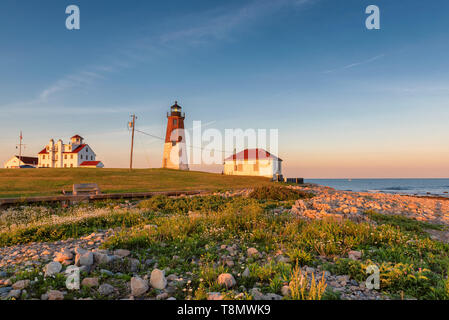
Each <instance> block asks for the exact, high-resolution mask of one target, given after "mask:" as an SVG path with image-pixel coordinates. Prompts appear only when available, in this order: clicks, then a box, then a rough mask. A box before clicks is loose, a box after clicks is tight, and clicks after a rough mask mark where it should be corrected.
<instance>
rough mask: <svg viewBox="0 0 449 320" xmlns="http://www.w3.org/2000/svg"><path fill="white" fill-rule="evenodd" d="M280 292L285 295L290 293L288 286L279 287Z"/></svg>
mask: <svg viewBox="0 0 449 320" xmlns="http://www.w3.org/2000/svg"><path fill="white" fill-rule="evenodd" d="M281 293H282V295H283V296H284V297H285V296H289V295H290V294H291V290H290V287H289V286H283V287H282V288H281Z"/></svg>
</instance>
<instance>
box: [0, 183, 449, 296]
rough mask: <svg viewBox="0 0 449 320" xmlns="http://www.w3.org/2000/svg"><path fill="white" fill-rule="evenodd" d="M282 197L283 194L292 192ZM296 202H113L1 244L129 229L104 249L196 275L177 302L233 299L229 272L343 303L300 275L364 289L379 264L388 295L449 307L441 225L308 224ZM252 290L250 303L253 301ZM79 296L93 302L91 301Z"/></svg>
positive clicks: (447, 251) (395, 219) (269, 287)
mask: <svg viewBox="0 0 449 320" xmlns="http://www.w3.org/2000/svg"><path fill="white" fill-rule="evenodd" d="M278 191H279V192H277V193H276V194H288V192H289V191H288V190H278ZM270 192H271V191H270ZM301 196H302V195H299V194H297V195H296V197H301ZM292 198H293V197H290V196H289V197H287V199H289V200H286V201H280V200H269V205H267V201H266V200H265V199H264V200H259V199H257V197H256V199H254V198H252V197H248V198H245V197H234V198H224V197H218V196H208V197H191V198H179V199H172V198H167V197H156V198H154V199H151V200H149V201H143V202H142V203H141V204H140V207H139V208H136V209H132V210H131V209H120V210H116V209H114V203H113V202H111V203H104V204H102V206H101V207H102V209H99V210H104V214H103V211H100V212H99V213H98V214H97V215H95V216H89V215H88V214H87V215H84V213H83V215H81V216H80V219H79V220H77V221H71V220H70V219H68V220H67V221H65V220H64V221H65V222H63V223H59V224H57V223H53V224H45V225H42V226H40V225H36V226H34V225H32V224H30V225H28V220H26V219H25V218H24V222H23V223H24V224H23V226H22V227H20V228H18V229H12V231H7V228H6V229H4V231H3V233H1V234H0V245H5V244H13V243H26V242H29V241H49V240H59V239H64V238H69V237H70V238H71V237H76V236H81V235H83V234H88V233H91V232H93V231H95V230H97V229H105V228H111V227H121V231H120V232H118V233H116V234H115V235H114V236H112V237H110V238H109V239H108V240H107V241H106V242H105V243H104V244H103V247H104V248H108V249H116V248H123V249H130V250H132V252H133V253H132V257H134V258H138V259H139V260H140V261H141V262H143V261H146V260H147V259H152V260H153V259H154V261H155V262H157V265H158V266H157V267H158V268H159V269H167V270H168V271H167V274H170V273H175V274H177V275H183V274H184V275H185V274H186V273H188V272H192V274H193V275H192V277H191V283H190V284H189V285H188V290H187V291H183V290H182V289H180V290H178V291H177V292H176V293H175V294H174V296H175V297H176V298H177V299H184V298H188V297H190V298H196V299H205V298H206V297H207V295H206V294H207V292H222V293H223V294H224V295H225V296H226V297H227V298H229V299H233V298H234V296H233V293H232V290H227V289H225V288H223V287H220V286H219V285H218V283H217V276H218V275H219V274H220V273H223V272H230V273H232V274H233V275H234V276H235V277H236V280H237V283H238V286H244V287H245V288H247V289H250V288H253V287H255V286H257V287H258V288H260V289H261V292H263V293H277V294H280V290H281V288H282V286H284V285H286V284H289V283H291V282H292V281H293V284H294V286H293V287H294V295H293V298H295V299H339V294H338V293H335V292H333V291H331V290H329V289H328V288H326V286H325V283H323V282H322V283H321V284H320V285H319V286H316V287H313V288H312V287H311V286H309V287H310V288H309V289H310V290H309V291H305V288H304V287H301V283H300V282H298V281H296V280H297V278H298V277H300V274H301V270H300V269H299V268H302V267H304V266H306V265H307V266H312V267H315V268H316V267H318V266H320V267H321V268H322V269H326V270H329V271H331V272H332V274H336V275H350V276H351V278H352V279H355V280H357V281H358V282H364V281H365V280H366V278H367V277H368V275H367V273H366V268H367V266H369V265H372V264H374V265H376V266H378V267H379V269H380V282H381V283H380V284H381V291H382V292H383V293H385V294H388V295H390V296H392V297H394V298H402V297H405V298H407V297H414V298H418V299H449V280H448V270H449V245H448V244H444V243H441V242H439V241H435V240H432V239H430V238H429V236H428V235H427V234H426V233H425V230H426V229H429V228H431V229H432V228H440V226H435V225H431V224H428V223H423V222H420V221H416V220H413V219H409V218H404V217H400V216H385V215H380V214H377V213H375V212H367V213H366V214H367V215H368V216H369V217H370V219H371V220H373V221H376V222H377V224H373V223H372V222H364V223H356V222H353V221H349V220H344V221H335V220H313V221H307V220H303V219H301V218H300V217H298V216H296V215H294V214H290V213H289V212H288V211H285V210H284V211H282V210H281V211H279V210H277V211H276V210H272V209H273V208H280V207H284V206H285V203H286V202H287V203H289V202H291V201H294V200H293V199H292ZM87 209H88V208H87ZM58 210H62V209H58ZM66 210H69V209H66ZM58 212H59V211H58ZM76 212H77V211H76V210H75V211H73V212H71V211H67V212H66V211H64V210H62V211H60V212H59V214H60V215H62V216H65V215H69V216H70V214H76ZM83 212H84V211H83ZM87 212H89V210H87ZM223 244H226V245H228V246H232V245H235V246H236V254H235V255H234V256H233V261H234V262H235V264H234V265H228V264H226V263H225V261H223V257H224V256H228V255H229V254H230V253H229V252H228V251H227V250H226V249H222V248H221V245H223ZM249 247H255V248H257V250H258V251H259V252H260V253H261V255H262V258H254V257H248V256H247V253H246V252H247V249H248V248H249ZM350 250H358V251H361V252H362V259H361V260H358V261H353V260H350V259H348V252H349V251H350ZM279 251H281V253H282V255H283V256H285V257H288V258H290V261H289V262H288V261H287V262H286V261H279V260H278V259H277V258H276V254H277V253H278V252H279ZM174 257H177V258H174ZM124 263H126V261H125V262H124ZM102 267H103V266H102ZM151 267H152V266H151ZM151 267H147V269H148V268H151ZM104 268H109V269H111V270H112V271H120V272H122V273H124V275H123V276H122V278H123V279H125V280H123V281H129V277H131V276H132V275H133V272H132V271H131V270H130V269H129V268H128V267H127V266H126V265H110V266H104ZM245 268H248V269H249V271H250V274H249V277H246V278H243V277H242V276H241V273H242V272H243V270H244V269H245ZM140 271H141V272H145V270H140ZM114 279H115V278H114ZM114 279H103V280H105V281H106V280H107V281H113V280H114ZM295 279H296V280H295ZM119 280H120V279H115V280H114V281H119ZM320 280H321V278H320ZM294 281H296V283H295V282H294ZM38 285H39V286H41V287H42V288H44V289H46V288H47V287H48V285H47V284H46V282H45V283H44V282H41V283H40V284H39V283H38ZM54 285H57V284H54ZM44 289H42V290H41V289H39V292H43V291H45V290H44ZM184 289H185V287H184ZM190 289H191V291H189V290H190ZM235 290H238V289H235ZM248 291H249V290H246V291H245V295H244V296H243V298H242V299H250V298H251V297H250V296H248ZM80 294H83V295H86V296H87V295H88V294H89V292H87V291H86V292H84V291H83V292H82V293H80ZM149 294H150V295H151V294H153V293H149ZM99 298H102V297H99Z"/></svg>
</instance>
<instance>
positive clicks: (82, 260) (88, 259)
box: [77, 251, 94, 267]
mask: <svg viewBox="0 0 449 320" xmlns="http://www.w3.org/2000/svg"><path fill="white" fill-rule="evenodd" d="M77 256H78V255H77ZM78 262H79V265H80V266H86V267H90V266H91V265H93V264H94V255H93V253H92V252H90V251H87V252H86V253H83V254H80V255H79V258H78Z"/></svg>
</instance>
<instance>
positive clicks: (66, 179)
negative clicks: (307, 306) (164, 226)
mask: <svg viewBox="0 0 449 320" xmlns="http://www.w3.org/2000/svg"><path fill="white" fill-rule="evenodd" d="M76 183H97V184H98V185H99V187H100V189H101V190H102V192H104V193H120V192H147V191H168V190H180V191H181V190H182V191H187V190H223V189H235V188H247V187H253V186H260V185H269V184H270V182H269V179H267V178H261V177H246V176H245V177H239V176H228V175H221V174H214V173H206V172H198V171H178V170H169V169H135V170H133V171H131V172H130V171H129V170H128V169H87V168H77V169H29V170H17V169H0V198H7V197H26V196H46V195H58V194H61V191H62V190H63V189H64V190H71V189H72V185H73V184H76Z"/></svg>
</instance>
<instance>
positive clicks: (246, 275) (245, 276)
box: [242, 267, 250, 278]
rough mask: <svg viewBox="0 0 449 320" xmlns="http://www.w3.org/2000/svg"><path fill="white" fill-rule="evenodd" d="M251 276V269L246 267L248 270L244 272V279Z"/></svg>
mask: <svg viewBox="0 0 449 320" xmlns="http://www.w3.org/2000/svg"><path fill="white" fill-rule="evenodd" d="M249 275H250V272H249V268H248V267H246V269H245V270H244V271H243V273H242V277H243V278H248V277H249Z"/></svg>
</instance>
